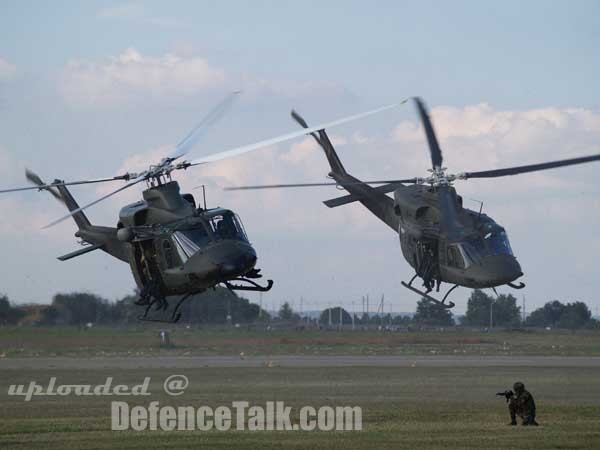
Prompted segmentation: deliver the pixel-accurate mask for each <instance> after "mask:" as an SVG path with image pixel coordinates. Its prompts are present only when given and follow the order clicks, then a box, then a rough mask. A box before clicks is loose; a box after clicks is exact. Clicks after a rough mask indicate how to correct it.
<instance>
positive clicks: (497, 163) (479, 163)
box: [391, 103, 600, 190]
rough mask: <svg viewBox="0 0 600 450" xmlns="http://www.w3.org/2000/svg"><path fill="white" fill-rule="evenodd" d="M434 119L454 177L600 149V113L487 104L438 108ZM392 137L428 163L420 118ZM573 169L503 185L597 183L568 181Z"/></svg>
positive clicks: (488, 183)
mask: <svg viewBox="0 0 600 450" xmlns="http://www.w3.org/2000/svg"><path fill="white" fill-rule="evenodd" d="M431 116H432V120H433V123H434V128H435V130H436V135H437V137H438V140H439V141H440V146H441V147H442V150H443V152H444V157H445V159H444V165H446V166H448V167H449V171H450V172H454V173H457V172H461V171H470V170H485V169H492V168H501V167H507V166H512V165H523V164H530V163H536V162H542V161H551V160H555V159H563V158H570V157H575V156H582V155H588V154H594V153H598V152H599V150H600V148H599V147H600V146H599V145H598V142H600V114H599V113H597V112H594V111H590V110H585V109H576V108H553V107H549V108H538V109H531V110H526V111H498V110H495V109H494V108H492V107H491V106H490V105H488V104H485V103H482V104H479V105H472V106H465V107H464V108H455V107H436V108H433V109H432V110H431ZM391 138H392V141H393V142H395V143H396V145H400V146H402V148H403V149H404V153H408V154H410V153H413V152H414V153H415V154H417V155H419V158H425V160H427V158H428V157H427V156H426V155H424V154H423V149H426V148H427V147H426V146H427V144H426V140H425V134H424V131H423V128H422V126H421V124H420V123H417V121H416V120H415V121H410V120H407V121H403V122H401V123H399V124H398V125H397V126H396V127H395V128H394V130H393V131H392V134H391ZM427 162H428V161H427ZM571 170H578V169H562V170H561V169H558V170H553V171H546V172H541V173H534V174H529V175H523V176H517V177H511V178H505V179H503V180H504V181H499V182H500V183H502V184H503V187H505V188H507V189H511V188H514V189H515V190H516V189H523V188H527V187H529V188H531V187H539V188H551V187H555V188H562V187H566V186H571V187H572V188H574V189H579V188H581V187H582V184H581V182H585V181H592V180H590V179H589V178H585V179H579V180H577V179H575V180H573V179H572V178H571V177H569V171H571ZM571 173H573V172H571ZM577 173H579V172H577ZM409 175H419V174H416V173H410V174H409ZM508 180H510V181H508ZM469 183H473V181H470V182H469ZM497 183H498V182H493V181H480V182H478V185H479V186H480V187H481V188H483V189H485V186H488V187H491V189H495V187H494V186H496V185H497Z"/></svg>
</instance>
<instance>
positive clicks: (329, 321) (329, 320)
mask: <svg viewBox="0 0 600 450" xmlns="http://www.w3.org/2000/svg"><path fill="white" fill-rule="evenodd" d="M327 309H328V310H329V328H331V303H329V308H327Z"/></svg>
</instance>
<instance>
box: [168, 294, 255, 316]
mask: <svg viewBox="0 0 600 450" xmlns="http://www.w3.org/2000/svg"><path fill="white" fill-rule="evenodd" d="M172 300H176V299H175V298H173V299H172ZM181 313H182V314H181V320H182V321H184V322H192V323H226V322H227V317H228V316H230V317H231V322H232V323H252V322H254V321H256V320H257V319H258V316H259V315H260V307H259V306H258V305H256V304H254V303H250V301H249V300H248V299H246V298H243V297H239V296H238V295H237V294H236V293H234V292H231V291H230V290H229V289H225V288H222V287H217V288H215V289H214V290H213V289H210V290H208V291H206V292H203V293H202V294H197V295H194V296H192V297H190V298H189V299H188V300H187V301H186V302H185V303H184V304H183V305H182V308H181ZM262 315H263V316H264V315H266V312H265V311H263V312H262Z"/></svg>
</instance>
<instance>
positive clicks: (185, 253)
mask: <svg viewBox="0 0 600 450" xmlns="http://www.w3.org/2000/svg"><path fill="white" fill-rule="evenodd" d="M173 240H174V241H175V243H176V244H177V245H176V248H177V252H178V253H179V256H180V257H181V260H182V261H184V262H185V261H187V260H188V259H189V258H190V257H191V256H192V255H193V254H194V253H196V252H197V251H198V250H200V249H201V248H202V247H204V246H205V245H207V244H208V243H209V242H210V237H209V236H208V232H207V231H206V229H205V228H204V227H203V226H202V225H201V224H198V225H197V226H196V227H194V228H189V229H187V230H179V231H175V232H174V233H173Z"/></svg>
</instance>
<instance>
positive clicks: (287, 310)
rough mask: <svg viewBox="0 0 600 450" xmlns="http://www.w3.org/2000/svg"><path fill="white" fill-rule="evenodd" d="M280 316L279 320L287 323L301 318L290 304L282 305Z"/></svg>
mask: <svg viewBox="0 0 600 450" xmlns="http://www.w3.org/2000/svg"><path fill="white" fill-rule="evenodd" d="M278 316H279V319H281V320H285V321H286V322H293V321H298V320H300V316H299V315H298V314H296V313H295V312H294V310H293V309H292V307H291V306H290V304H289V303H288V302H285V303H284V304H283V305H281V308H279V314H278Z"/></svg>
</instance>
